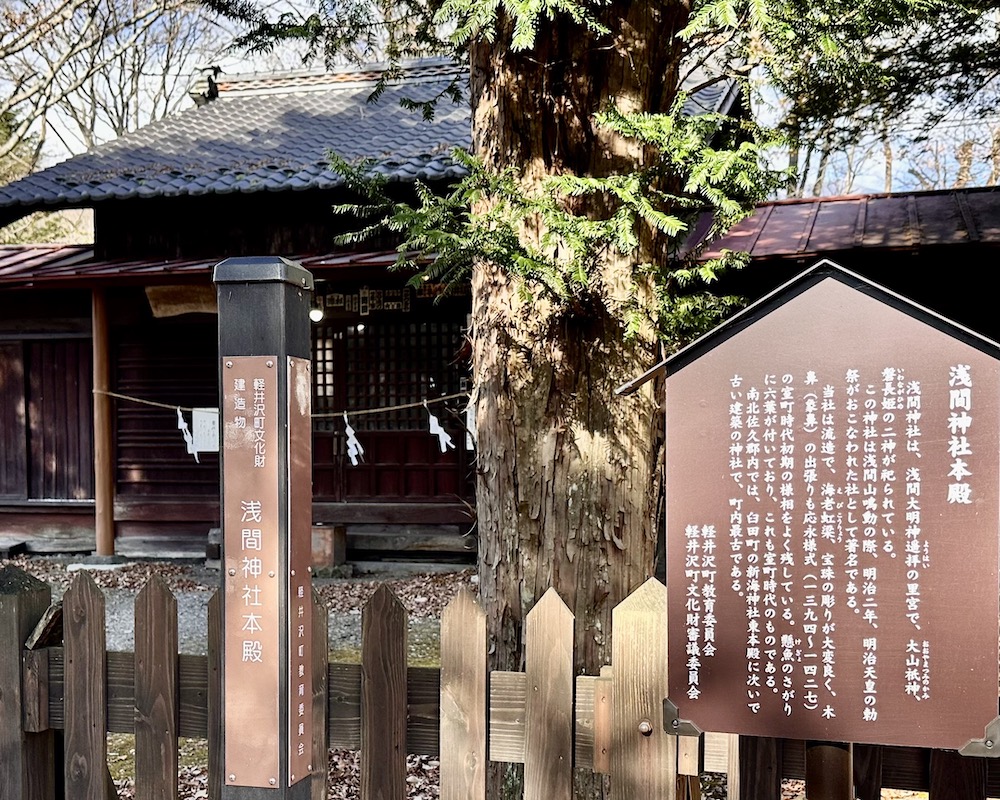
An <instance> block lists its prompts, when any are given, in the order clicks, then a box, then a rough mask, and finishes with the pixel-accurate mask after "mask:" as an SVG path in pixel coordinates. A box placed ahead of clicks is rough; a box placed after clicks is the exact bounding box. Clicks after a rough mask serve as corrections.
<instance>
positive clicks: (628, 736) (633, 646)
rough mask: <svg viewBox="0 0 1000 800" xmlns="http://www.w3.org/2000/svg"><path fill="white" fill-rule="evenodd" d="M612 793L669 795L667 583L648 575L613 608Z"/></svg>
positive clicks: (623, 798)
mask: <svg viewBox="0 0 1000 800" xmlns="http://www.w3.org/2000/svg"><path fill="white" fill-rule="evenodd" d="M611 619H612V631H613V636H612V643H611V654H612V655H611V660H612V667H613V672H612V675H611V686H612V689H611V696H612V708H611V718H612V739H611V743H612V746H611V797H612V800H630V799H631V798H635V797H643V798H650V800H654V799H655V798H664V800H666V798H673V796H674V794H675V791H676V781H677V740H676V737H674V736H673V735H671V734H667V733H666V732H665V731H664V730H663V722H662V720H663V698H664V697H667V696H668V692H667V589H666V587H665V586H664V585H663V584H662V583H660V582H659V581H658V580H656V579H655V578H650V579H649V580H648V581H646V582H645V583H644V584H643V585H642V586H640V587H639V588H638V589H636V590H635V591H634V592H632V594H630V595H629V596H628V597H627V598H625V600H623V601H622V602H621V603H619V604H618V606H617V607H616V608H615V609H614V611H612V615H611Z"/></svg>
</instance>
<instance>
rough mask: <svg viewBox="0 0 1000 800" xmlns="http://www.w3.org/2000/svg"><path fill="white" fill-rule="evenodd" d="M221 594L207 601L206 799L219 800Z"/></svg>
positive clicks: (220, 777) (221, 769)
mask: <svg viewBox="0 0 1000 800" xmlns="http://www.w3.org/2000/svg"><path fill="white" fill-rule="evenodd" d="M222 647H223V642H222V594H221V592H218V591H216V592H214V593H213V594H212V597H211V599H210V600H209V601H208V731H207V739H208V800H222V784H223V780H222V772H223V769H224V768H225V767H224V764H223V754H222Z"/></svg>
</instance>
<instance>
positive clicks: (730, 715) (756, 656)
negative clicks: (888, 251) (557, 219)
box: [666, 273, 1000, 749]
mask: <svg viewBox="0 0 1000 800" xmlns="http://www.w3.org/2000/svg"><path fill="white" fill-rule="evenodd" d="M847 275H849V273H847ZM854 277H855V276H851V278H852V279H853V278H854ZM859 286H861V282H859V281H858V282H855V283H852V282H851V281H850V280H844V279H842V278H841V277H839V276H838V274H832V275H830V276H825V277H821V278H818V279H814V280H812V281H811V282H808V284H807V285H806V288H804V289H802V287H801V286H800V287H798V290H797V291H791V292H789V294H788V297H787V298H786V297H779V298H778V299H777V300H773V301H771V302H770V303H769V304H766V305H765V306H764V310H763V311H761V312H759V313H758V314H756V315H754V314H751V315H750V316H749V320H750V321H749V323H748V324H746V320H744V323H743V324H741V325H737V326H734V327H733V328H732V329H731V330H730V331H729V332H728V333H727V335H721V336H719V337H718V339H717V341H716V342H714V343H710V344H707V345H706V346H705V349H703V350H700V351H699V355H697V357H696V358H693V359H689V360H687V361H686V362H685V363H682V364H681V365H679V366H677V367H676V368H675V369H674V370H672V371H671V370H670V369H668V373H669V374H668V377H667V381H666V414H667V440H666V442H667V443H666V447H667V585H668V596H669V664H670V667H669V671H670V674H669V687H670V688H669V693H670V696H669V700H670V701H671V703H672V704H673V705H675V706H676V707H677V716H678V718H679V719H680V720H683V721H690V722H691V723H692V724H693V725H694V726H696V727H697V728H700V729H701V730H713V731H724V732H733V733H740V734H747V735H757V736H769V737H789V738H798V739H823V740H831V741H845V742H850V741H855V742H872V743H881V744H894V745H909V746H925V747H936V748H956V749H958V748H962V747H963V746H964V745H965V744H966V743H967V742H969V741H970V740H975V739H982V738H983V736H984V729H985V728H986V726H987V725H989V724H990V723H991V722H993V720H994V718H995V717H996V716H997V694H998V667H997V653H998V644H1000V642H998V619H1000V616H998V577H997V560H998V545H997V541H998V528H1000V526H998V517H1000V494H998V483H1000V468H998V461H1000V366H998V361H997V359H996V355H995V351H993V350H992V347H991V346H990V345H989V343H985V342H983V343H978V342H977V341H976V339H975V337H974V336H972V335H970V334H968V333H967V332H963V333H964V334H965V335H963V336H956V335H954V334H955V331H956V330H958V329H957V328H956V327H954V326H950V325H949V324H948V323H946V322H944V321H942V320H936V319H935V318H934V317H933V315H930V314H928V313H926V312H924V311H923V310H922V309H915V307H912V306H909V305H908V304H907V303H905V301H902V300H900V299H899V298H893V297H892V296H891V295H888V294H887V293H885V294H883V293H881V292H880V291H878V290H877V287H874V288H873V287H870V286H866V287H865V289H864V291H863V290H862V289H861V288H858V287H859ZM935 322H938V323H940V324H935Z"/></svg>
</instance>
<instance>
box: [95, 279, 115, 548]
mask: <svg viewBox="0 0 1000 800" xmlns="http://www.w3.org/2000/svg"><path fill="white" fill-rule="evenodd" d="M91 336H92V339H93V350H94V353H93V361H94V533H95V538H96V545H97V548H96V549H97V554H98V555H99V556H111V555H114V553H115V454H114V439H113V436H112V422H111V398H110V397H109V396H108V394H107V392H108V391H109V390H110V386H111V353H110V344H109V337H108V314H107V306H106V304H105V299H104V290H103V289H94V290H93V291H92V293H91Z"/></svg>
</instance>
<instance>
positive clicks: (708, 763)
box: [0, 567, 1000, 800]
mask: <svg viewBox="0 0 1000 800" xmlns="http://www.w3.org/2000/svg"><path fill="white" fill-rule="evenodd" d="M50 600H51V590H50V587H49V586H48V585H46V584H44V583H42V582H41V581H38V580H36V579H34V578H32V577H30V576H28V575H27V574H25V573H24V572H22V571H21V570H19V569H16V568H13V567H5V568H3V569H2V570H0V795H2V797H3V798H4V800H53V798H54V797H55V796H56V792H57V787H59V790H60V791H63V790H64V792H65V797H66V798H70V799H71V800H77V799H78V798H79V800H107V798H110V797H114V796H115V794H114V786H113V783H112V781H111V779H110V776H109V772H108V768H107V744H106V742H107V736H106V734H107V733H108V732H116V733H133V734H134V735H135V785H136V797H137V798H139V797H142V798H157V800H159V798H163V800H169V799H170V798H175V797H176V796H177V794H176V791H177V789H176V787H177V784H178V780H177V759H178V756H177V752H178V737H195V738H203V739H206V740H207V742H208V772H209V797H211V798H219V797H221V792H222V774H223V773H222V765H221V763H220V747H219V742H220V726H221V717H220V709H221V707H222V706H221V697H220V680H219V676H220V667H221V654H220V652H219V643H220V642H221V635H220V633H221V622H220V619H221V618H220V613H219V612H220V609H219V603H218V596H215V597H214V598H213V599H212V601H211V602H210V603H209V609H208V655H207V656H196V655H184V654H181V655H178V654H177V650H178V647H177V638H178V637H177V606H176V601H175V599H174V597H173V595H172V594H171V592H170V590H169V589H168V587H167V586H166V584H165V583H164V582H163V581H162V580H161V579H159V578H157V577H154V578H152V579H151V580H150V581H149V582H148V583H147V584H146V586H145V587H144V588H143V589H142V591H141V592H140V593H139V595H138V596H137V598H136V604H135V653H134V654H133V653H118V652H110V653H109V652H107V650H106V646H105V629H104V596H103V594H102V592H101V591H100V589H99V588H98V587H97V586H96V585H95V583H94V582H93V580H92V578H91V577H90V576H89V575H88V574H86V573H85V572H81V573H80V574H78V575H77V576H76V577H75V578H74V580H73V583H72V584H71V585H70V587H69V588H68V589H67V591H66V593H65V595H64V597H63V601H62V604H61V608H60V606H58V605H57V606H53V605H52V604H51V602H50ZM314 607H315V608H316V609H317V611H316V613H315V614H314V618H313V636H314V642H315V644H314V648H313V652H314V653H316V654H317V655H316V658H315V659H314V663H313V680H314V696H313V719H314V722H315V725H314V731H313V744H314V758H313V768H314V781H313V786H312V797H313V798H315V800H321V799H322V798H323V797H325V795H326V764H327V753H328V750H329V749H330V748H343V749H353V750H360V751H361V776H360V786H361V797H362V798H375V797H379V798H400V799H401V798H404V797H406V796H407V783H406V760H405V759H406V754H407V753H418V754H427V755H436V756H438V757H439V761H440V765H441V797H442V798H443V800H471V799H472V798H483V797H484V796H485V786H486V766H487V764H488V762H489V761H498V762H513V763H522V764H523V765H524V786H525V793H524V796H525V798H527V799H528V800H534V799H536V798H537V799H540V800H568V798H570V797H571V795H572V785H573V769H574V768H583V769H588V770H592V771H593V772H595V773H599V774H607V775H609V776H610V777H611V781H610V783H611V787H612V797H613V798H620V799H621V800H625V799H626V798H628V799H629V800H632V799H633V798H669V799H670V800H673V799H674V798H677V799H678V800H683V798H689V797H697V796H698V779H697V775H698V774H699V773H700V772H703V771H709V772H728V773H729V797H730V798H740V797H742V798H745V799H746V800H778V798H779V797H780V796H781V794H780V791H781V787H780V781H781V778H782V777H783V776H784V777H801V776H802V772H803V758H802V755H803V746H802V743H801V742H790V741H783V740H768V739H751V738H745V737H744V738H741V739H739V740H737V737H735V736H730V735H723V734H706V735H705V736H704V737H703V741H701V742H699V740H697V739H694V738H690V737H679V738H677V737H674V736H671V735H668V734H666V733H665V732H664V731H663V728H662V701H663V698H664V697H665V696H666V685H665V682H666V663H665V659H666V641H665V638H666V590H665V588H664V587H663V585H662V584H660V583H658V582H656V581H652V580H651V581H648V582H647V583H646V584H644V585H643V586H642V587H640V588H639V589H638V590H636V591H635V592H634V593H633V594H632V595H631V596H630V597H628V598H627V599H626V600H625V601H624V602H623V603H621V604H620V605H619V606H618V607H617V608H616V609H615V610H614V614H613V628H614V632H615V636H614V639H613V652H612V664H611V665H610V666H608V667H605V668H604V669H603V670H602V671H601V674H600V675H598V676H586V675H580V676H574V673H573V618H572V615H571V614H570V612H569V610H568V609H567V608H566V606H565V605H564V604H563V603H562V601H561V600H560V599H559V597H558V596H557V595H556V594H555V592H552V591H550V592H548V593H547V594H546V595H545V596H544V597H543V598H542V600H541V601H539V603H538V604H537V605H536V606H535V608H533V609H532V611H531V613H530V614H529V615H528V617H527V620H526V628H525V643H526V665H525V671H524V672H493V673H489V672H488V669H487V661H486V659H487V652H486V648H487V638H486V624H485V618H484V615H483V612H482V610H481V609H480V608H479V606H478V604H477V603H476V601H475V600H474V599H473V597H472V596H471V595H470V594H468V593H467V592H465V591H464V590H463V591H462V592H461V593H460V594H459V595H458V596H457V597H456V598H455V599H454V600H453V601H452V603H451V604H450V605H449V606H448V608H447V609H446V610H445V612H444V614H443V616H442V622H441V668H440V670H438V669H430V668H419V667H407V665H406V632H407V612H406V610H405V609H404V608H403V606H402V605H401V604H400V602H399V600H398V599H397V598H396V597H395V595H393V594H392V592H391V591H390V590H389V589H388V588H386V587H384V586H383V587H381V588H380V589H379V590H378V591H377V592H376V593H375V594H374V595H373V596H372V598H371V599H370V600H369V602H368V604H367V605H366V606H365V608H364V611H363V613H362V645H361V663H360V664H343V663H328V662H327V660H326V657H325V654H326V653H327V649H328V648H327V616H326V612H325V607H324V606H323V604H322V602H321V601H320V600H319V598H318V597H317V598H316V602H315V603H314ZM60 752H61V756H59V757H58V763H57V753H60ZM854 763H855V783H856V786H857V794H858V797H859V798H861V800H876V798H878V797H879V796H880V791H881V788H882V786H883V784H885V785H886V786H895V787H896V788H911V789H923V790H927V789H930V792H931V794H930V797H931V800H951V799H952V798H955V800H959V799H960V800H982V798H985V797H987V792H989V793H990V795H991V796H996V795H997V794H998V792H997V791H996V786H997V784H1000V770H997V769H996V768H994V767H993V763H994V762H993V760H992V759H989V760H987V759H974V758H962V757H960V756H958V755H957V754H952V753H945V752H940V751H922V750H916V749H908V748H888V747H886V748H881V747H871V746H868V747H861V746H856V748H855V754H854Z"/></svg>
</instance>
